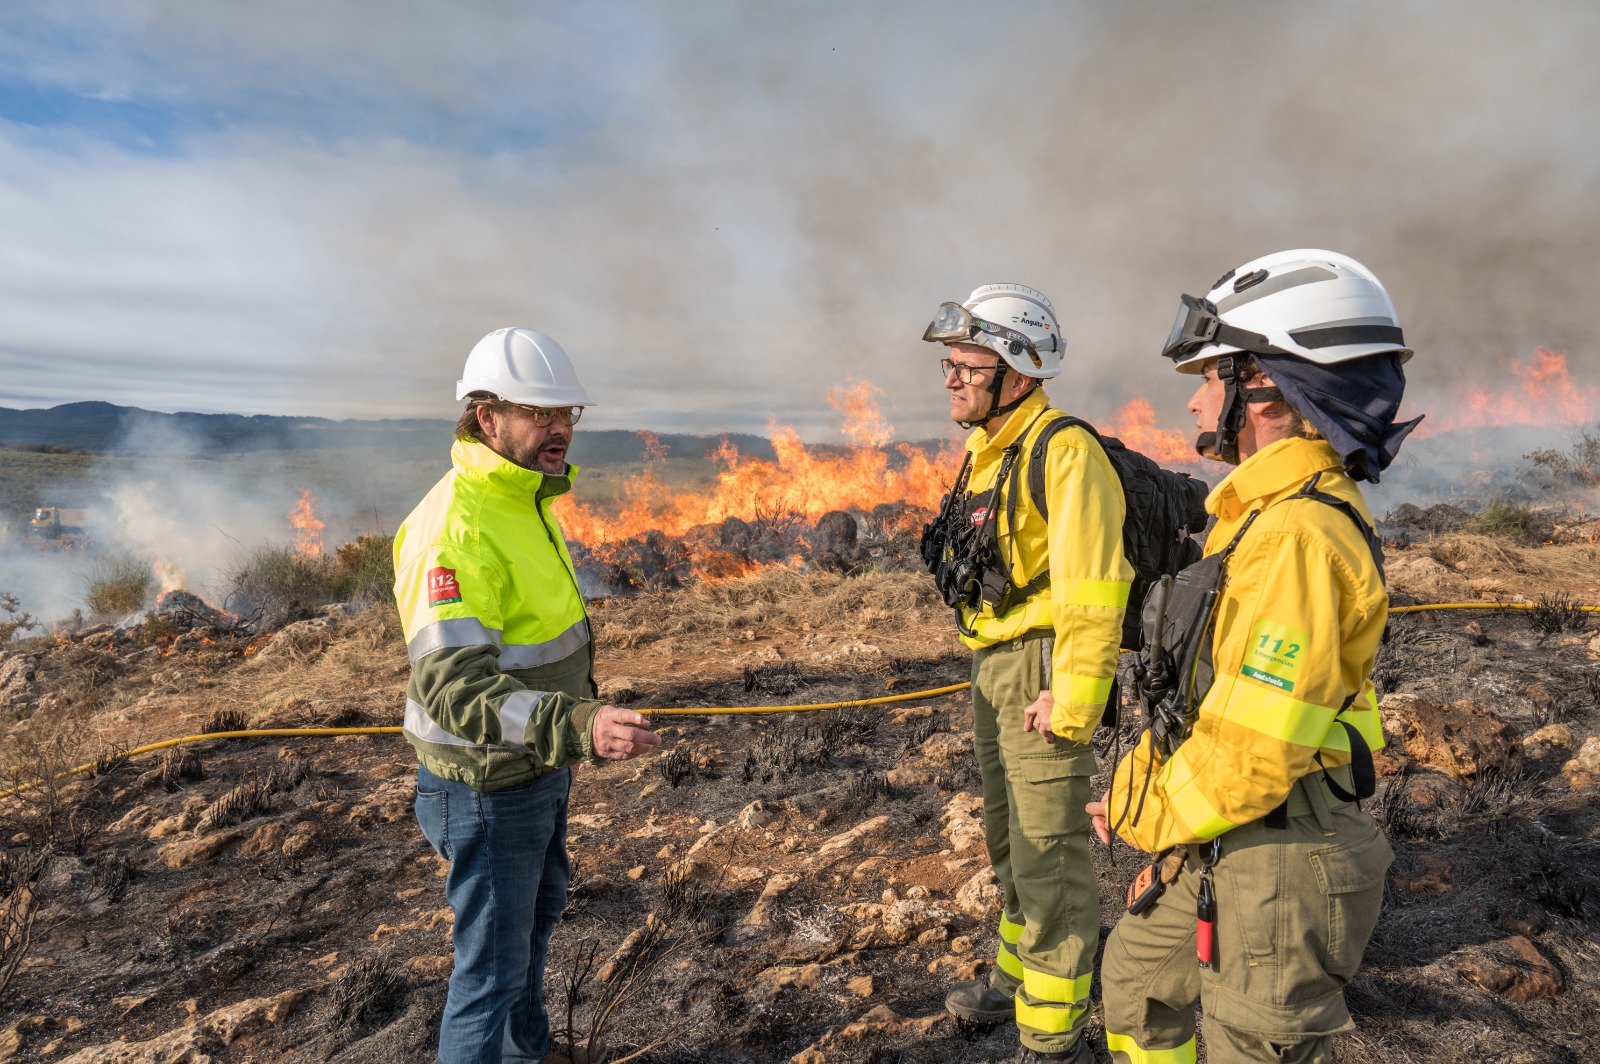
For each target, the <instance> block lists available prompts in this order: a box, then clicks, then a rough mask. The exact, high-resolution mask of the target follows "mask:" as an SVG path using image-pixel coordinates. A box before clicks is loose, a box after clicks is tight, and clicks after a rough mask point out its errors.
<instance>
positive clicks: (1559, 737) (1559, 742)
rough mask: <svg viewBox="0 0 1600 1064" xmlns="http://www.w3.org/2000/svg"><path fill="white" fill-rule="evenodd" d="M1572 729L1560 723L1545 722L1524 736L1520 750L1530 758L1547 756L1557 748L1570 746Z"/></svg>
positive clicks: (1561, 748) (1563, 748)
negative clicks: (1536, 729) (1530, 733)
mask: <svg viewBox="0 0 1600 1064" xmlns="http://www.w3.org/2000/svg"><path fill="white" fill-rule="evenodd" d="M1572 740H1573V735H1572V729H1571V728H1569V727H1567V725H1565V724H1562V723H1559V722H1558V723H1556V724H1546V725H1545V726H1544V727H1542V728H1540V729H1539V730H1538V731H1536V732H1534V733H1533V734H1532V735H1528V736H1524V737H1523V740H1522V752H1523V753H1524V754H1526V755H1527V756H1528V757H1531V758H1535V759H1537V758H1542V757H1549V756H1550V755H1551V754H1553V753H1555V752H1556V751H1557V750H1569V749H1571V748H1572Z"/></svg>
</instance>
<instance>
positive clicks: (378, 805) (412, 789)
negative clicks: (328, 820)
mask: <svg viewBox="0 0 1600 1064" xmlns="http://www.w3.org/2000/svg"><path fill="white" fill-rule="evenodd" d="M301 623H303V624H309V623H310V622H309V621H303V622H301ZM285 630H286V631H287V629H285ZM416 800H417V781H416V779H415V777H411V776H402V777H401V778H399V779H393V780H389V781H388V782H386V783H382V784H379V785H378V787H377V789H376V790H373V791H371V792H370V793H368V794H367V795H365V796H364V797H363V798H362V799H361V800H360V801H358V802H356V803H355V804H354V805H352V806H351V807H350V818H349V819H350V823H352V824H355V825H356V826H357V827H366V826H367V825H369V824H393V823H394V822H395V821H397V820H405V819H407V818H409V817H411V816H413V815H414V812H413V810H414V808H415V805H416Z"/></svg>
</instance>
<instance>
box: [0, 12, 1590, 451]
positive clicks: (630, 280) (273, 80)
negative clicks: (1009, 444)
mask: <svg viewBox="0 0 1600 1064" xmlns="http://www.w3.org/2000/svg"><path fill="white" fill-rule="evenodd" d="M289 6H290V7H292V8H293V9H294V12H295V14H294V16H293V17H290V16H289V15H286V14H285V12H284V10H283V5H274V6H273V7H271V8H270V9H268V8H257V7H254V6H252V5H236V4H220V3H219V4H193V3H188V2H185V3H178V2H177V0H162V2H156V0H145V2H143V3H133V4H129V3H116V4H112V3H109V2H105V3H91V2H78V3H72V2H61V3H54V4H51V5H42V4H38V5H35V4H21V5H14V6H11V7H8V12H7V13H6V14H4V15H0V67H5V68H9V69H11V70H13V71H16V72H17V73H16V74H14V75H13V76H14V77H15V78H17V79H19V80H20V81H23V82H24V83H26V84H29V85H32V86H36V87H41V88H42V89H43V90H45V91H46V92H47V93H49V94H56V95H60V96H67V97H71V98H73V99H76V100H80V101H81V100H84V99H88V100H92V101H95V104H94V106H95V107H98V108H100V110H97V111H93V114H94V115H96V116H98V117H96V119H95V121H93V122H86V123H80V124H70V123H69V124H65V125H62V124H52V123H51V122H49V121H35V122H30V121H28V120H27V119H28V116H23V118H22V119H19V120H17V121H14V122H12V123H11V124H6V123H3V122H0V191H4V193H5V195H0V226H3V227H4V228H5V231H6V232H7V233H8V240H7V241H6V244H5V246H4V247H3V248H0V320H5V321H6V322H7V327H6V329H5V332H4V334H3V335H0V367H3V374H4V375H3V379H4V382H5V383H4V384H3V385H0V402H12V403H18V402H27V403H29V404H30V405H33V404H43V403H48V402H55V401H61V400H65V399H69V398H82V397H87V396H88V395H91V394H92V395H95V396H103V397H106V398H111V399H114V400H118V401H123V402H137V403H143V404H144V405H149V406H155V407H158V408H169V409H170V408H177V407H195V408H202V409H232V410H241V409H242V410H263V411H275V412H288V413H319V414H334V415H349V416H359V417H371V416H393V415H403V414H428V415H437V416H448V415H449V414H450V413H451V402H450V398H451V390H450V389H451V384H452V382H453V380H454V378H455V376H456V373H457V370H458V368H459V363H460V360H461V358H462V356H463V355H464V353H465V351H466V349H467V348H468V347H469V346H470V344H471V343H472V341H473V340H474V339H476V337H477V336H479V335H481V334H482V333H484V332H486V331H488V330H489V329H490V328H493V327H495V326H498V325H501V324H506V323H508V322H520V323H524V324H530V325H534V326H536V327H540V328H543V329H545V330H547V331H549V332H551V333H552V334H554V335H556V336H557V337H558V338H560V339H561V340H562V341H563V343H565V344H566V345H567V346H568V347H569V349H570V350H572V351H573V352H574V354H575V355H576V356H577V357H578V359H579V360H580V364H581V366H582V369H583V373H584V375H585V379H586V382H587V383H588V384H589V386H590V387H591V388H592V390H593V391H594V392H595V393H596V395H597V396H598V398H599V399H600V401H601V404H602V405H601V406H599V407H598V408H597V409H596V410H595V411H594V412H593V414H592V415H591V418H592V421H591V423H592V424H594V425H596V426H600V427H628V428H631V427H637V426H647V427H652V428H657V429H663V430H673V429H681V430H690V431H719V430H728V429H738V430H754V431H761V430H763V429H764V428H765V426H766V424H767V422H768V420H769V418H774V417H775V418H777V419H779V420H780V421H784V422H789V423H794V424H796V425H797V426H799V427H800V428H801V430H802V431H803V432H804V433H806V434H807V435H808V436H811V437H813V438H817V437H824V438H828V437H830V436H831V434H832V432H833V430H834V429H835V428H836V423H835V416H834V414H833V411H832V410H831V409H830V408H829V407H828V405H827V403H826V398H825V396H826V392H827V387H828V385H829V384H831V383H833V382H836V381H839V380H842V379H843V378H844V377H845V376H846V375H847V374H851V373H854V374H856V375H858V376H861V377H864V378H867V379H870V380H873V381H875V382H876V383H877V384H878V385H880V386H881V387H883V388H884V389H885V390H886V391H887V392H888V393H889V396H890V398H891V401H892V403H893V409H892V410H891V411H890V414H891V417H892V420H893V421H894V424H895V425H896V427H897V429H898V430H899V432H900V433H901V434H902V435H903V436H910V437H920V436H929V435H933V434H938V433H944V432H947V431H948V425H947V423H946V422H945V420H944V416H943V401H942V396H941V394H940V392H939V387H938V381H937V377H936V374H935V372H934V371H933V370H932V368H931V366H932V362H933V355H934V354H935V353H936V352H931V351H930V350H929V349H928V348H927V347H926V345H923V344H921V343H920V342H919V341H918V337H919V336H920V333H921V330H922V327H923V325H924V324H925V323H926V321H927V318H928V316H929V314H930V313H931V309H932V308H933V307H934V306H935V305H936V304H937V303H938V302H939V301H940V300H943V299H947V298H952V297H961V296H964V295H965V293H966V292H967V291H969V290H970V289H971V288H972V287H974V286H976V285H978V284H980V283H984V282H988V281H995V280H1016V281H1022V282H1025V283H1027V284H1030V285H1033V286H1035V287H1038V288H1040V289H1041V290H1043V291H1045V292H1046V293H1047V294H1049V295H1050V296H1051V297H1052V298H1053V299H1054V301H1055V302H1056V305H1057V307H1058V309H1059V310H1060V311H1061V314H1062V316H1063V318H1064V320H1065V323H1066V331H1067V334H1068V336H1069V339H1070V341H1071V347H1070V348H1069V356H1070V368H1069V370H1068V374H1069V380H1068V381H1064V382H1061V383H1059V384H1057V385H1056V386H1055V390H1056V394H1057V396H1058V399H1061V400H1063V401H1065V402H1067V403H1068V404H1069V405H1071V406H1073V408H1074V409H1075V410H1078V411H1079V412H1081V413H1084V414H1086V415H1088V416H1090V417H1105V416H1107V415H1108V414H1109V413H1110V412H1111V411H1112V410H1114V409H1115V408H1116V407H1117V406H1119V405H1120V404H1121V403H1122V402H1123V401H1125V400H1126V399H1128V398H1130V397H1132V396H1136V395H1145V396H1148V397H1149V398H1151V399H1152V400H1153V401H1154V402H1155V404H1156V408H1157V412H1158V415H1159V416H1160V420H1161V423H1163V424H1167V425H1171V426H1175V427H1176V426H1186V425H1187V423H1188V421H1187V418H1186V417H1185V416H1184V415H1183V413H1182V404H1183V399H1184V397H1185V395H1186V394H1187V389H1186V387H1185V385H1184V383H1183V382H1182V381H1179V380H1177V379H1175V378H1174V376H1173V375H1171V374H1170V373H1169V372H1168V371H1167V370H1166V368H1165V366H1164V365H1162V364H1160V360H1159V359H1157V358H1156V357H1155V355H1154V351H1155V349H1156V347H1157V345H1158V344H1159V342H1160V340H1161V339H1162V337H1163V336H1164V335H1165V330H1166V328H1167V326H1168V324H1169V322H1170V319H1171V313H1172V308H1173V307H1174V306H1175V303H1176V299H1177V296H1178V294H1179V293H1181V292H1184V291H1188V292H1198V291H1200V290H1202V289H1203V288H1204V287H1205V286H1206V285H1207V284H1208V283H1209V282H1210V281H1211V280H1212V279H1214V278H1215V277H1216V276H1217V275H1219V274H1220V273H1222V272H1223V271H1225V270H1226V269H1229V268H1230V267H1233V266H1235V265H1238V264H1239V263H1241V262H1243V261H1245V260H1246V259H1249V258H1252V257H1254V256H1256V255H1259V254H1263V253H1266V252H1269V251H1273V250H1279V249H1282V248H1285V247H1294V246H1327V247H1331V248H1335V249H1338V250H1341V251H1344V252H1347V253H1349V254H1352V255H1355V256H1356V257H1358V258H1360V259H1362V260H1364V261H1366V262H1367V263H1368V264H1369V265H1371V266H1372V267H1373V268H1374V269H1375V270H1376V271H1377V272H1378V273H1379V275H1380V276H1381V277H1383V278H1384V279H1385V281H1386V282H1387V284H1388V285H1389V287H1390V289H1391V291H1392V293H1393V294H1394V297H1395V300H1396V302H1397V304H1398V306H1399V308H1400V311H1401V314H1402V317H1403V320H1404V322H1405V325H1406V330H1407V335H1408V338H1409V339H1410V340H1411V342H1412V343H1413V345H1414V346H1415V347H1416V348H1417V350H1418V352H1419V354H1418V357H1417V359H1416V360H1415V361H1414V362H1413V363H1412V367H1411V372H1412V379H1413V382H1414V397H1415V403H1414V404H1413V405H1414V406H1415V408H1416V409H1417V410H1419V411H1427V410H1428V409H1430V408H1437V407H1438V406H1439V405H1440V404H1443V403H1447V402H1448V401H1449V399H1450V396H1451V395H1452V394H1453V389H1454V387H1455V385H1456V384H1457V381H1458V377H1459V376H1462V375H1465V376H1466V377H1467V378H1469V379H1475V380H1481V381H1484V382H1486V383H1489V384H1490V385H1491V386H1492V385H1493V383H1494V382H1496V381H1497V380H1498V379H1499V378H1498V376H1497V374H1498V368H1497V367H1498V366H1499V365H1500V364H1501V361H1502V360H1504V359H1507V358H1524V359H1525V358H1526V357H1527V355H1528V354H1529V353H1530V352H1531V350H1532V348H1533V347H1534V346H1535V345H1537V344H1545V345H1549V346H1552V347H1555V348H1557V349H1561V350H1564V351H1566V352H1567V353H1568V355H1569V357H1570V361H1571V364H1572V366H1573V368H1574V371H1575V373H1576V374H1577V375H1578V376H1579V378H1580V379H1586V378H1585V375H1588V376H1589V377H1592V373H1593V366H1594V359H1595V351H1594V345H1593V341H1592V340H1591V339H1590V337H1591V335H1592V330H1591V329H1590V328H1589V327H1588V326H1589V322H1588V317H1589V306H1588V303H1589V302H1590V301H1589V300H1588V299H1587V298H1586V297H1587V296H1588V289H1589V288H1592V283H1590V282H1589V279H1590V278H1592V277H1594V276H1596V275H1597V267H1600V215H1597V213H1596V212H1595V210H1594V209H1593V204H1594V202H1596V193H1597V191H1600V187H1597V185H1600V180H1597V179H1600V158H1597V148H1596V146H1597V145H1600V128H1597V127H1600V66H1597V65H1596V64H1595V63H1594V61H1593V57H1594V55H1595V52H1596V45H1597V44H1600V8H1596V7H1595V6H1594V5H1593V4H1589V3H1584V2H1565V3H1562V2H1553V3H1545V4H1539V5H1507V4H1503V3H1448V4H1446V3H1442V2H1432V3H1403V2H1402V3H1395V2H1387V0H1384V2H1380V0H1349V2H1341V3H1333V4H1319V5H1309V4H1275V3H1268V2H1264V0H1256V2H1235V3H1229V4H1207V5H1197V4H1188V3H1178V2H1175V0H1172V2H1161V3H1145V4H1139V5H1116V6H1112V5H1104V4H1093V3H1087V2H1084V3H1076V4H1063V3H1057V2H1050V3H1045V2H1037V3H1015V4H1001V5H982V6H975V5H960V4H937V3H930V4H918V5H900V6H898V7H887V6H883V5H862V4H846V3H842V2H830V3H814V4H807V5H803V6H794V5H758V6H751V5H736V4H731V3H725V4H695V5H672V6H671V7H670V8H661V7H658V6H656V5H646V4H635V3H601V4H592V5H572V6H570V7H569V6H565V5H559V6H558V5H547V6H538V7H535V8H533V9H531V10H530V9H529V8H526V7H524V6H521V5H518V6H517V7H514V8H513V7H502V6H499V5H483V6H481V7H480V6H470V5H446V4H443V3H439V4H436V5H422V6H420V7H419V6H417V5H412V6H409V7H407V8H406V9H405V13H404V14H397V13H396V11H395V9H393V8H392V7H391V6H389V5H385V4H379V3H376V2H375V0H366V2H360V3H357V2H346V3H335V4H311V3H303V4H292V5H289ZM47 30H49V31H54V32H56V33H59V34H68V35H75V36H71V37H70V39H74V40H76V41H77V42H78V43H77V48H76V50H75V51H72V52H70V53H69V52H67V51H65V50H63V49H59V48H53V47H52V45H51V44H50V43H49V42H50V41H51V40H54V39H58V38H56V37H53V36H52V35H51V33H49V32H46V31H47ZM119 108H120V109H119ZM140 108H142V109H144V110H142V111H141V110H139V109H140ZM140 115H145V116H146V117H145V118H143V119H140V118H139V116H140ZM150 116H153V117H150ZM119 122H120V123H122V124H121V125H119V124H118V123H119ZM141 137H142V138H143V140H142V141H141V140H140V138H141ZM90 307H92V308H93V309H94V313H92V314H88V313H85V310H86V308H90Z"/></svg>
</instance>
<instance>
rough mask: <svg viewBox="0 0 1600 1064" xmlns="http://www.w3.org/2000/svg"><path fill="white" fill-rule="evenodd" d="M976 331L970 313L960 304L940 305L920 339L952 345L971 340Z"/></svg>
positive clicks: (974, 321)
mask: <svg viewBox="0 0 1600 1064" xmlns="http://www.w3.org/2000/svg"><path fill="white" fill-rule="evenodd" d="M977 331H978V326H977V324H976V320H975V319H974V318H973V316H972V312H971V311H970V310H968V309H967V308H966V307H963V306H962V305H961V304H960V303H940V304H939V309H938V310H936V311H934V314H933V320H932V321H930V322H929V323H928V328H927V329H926V330H924V331H923V334H922V338H923V339H924V340H931V341H933V342H935V343H941V344H954V343H962V342H964V341H966V340H970V339H972V337H973V335H974V334H976V333H977Z"/></svg>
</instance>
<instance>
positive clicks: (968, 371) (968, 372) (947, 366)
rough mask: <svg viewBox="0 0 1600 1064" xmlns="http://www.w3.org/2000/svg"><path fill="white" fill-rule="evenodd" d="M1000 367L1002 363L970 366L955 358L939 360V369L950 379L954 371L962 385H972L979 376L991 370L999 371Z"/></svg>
mask: <svg viewBox="0 0 1600 1064" xmlns="http://www.w3.org/2000/svg"><path fill="white" fill-rule="evenodd" d="M999 366H1000V363H998V362H996V363H994V365H991V366H970V365H968V364H967V363H965V362H957V361H956V360H955V359H953V358H941V359H940V360H939V368H940V369H942V370H944V375H945V376H946V377H948V376H950V373H951V371H952V370H954V371H955V375H956V379H957V380H959V381H960V382H961V383H962V384H971V383H972V378H973V377H974V376H976V375H977V374H979V373H984V372H986V371H988V370H991V369H998V368H999Z"/></svg>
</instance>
